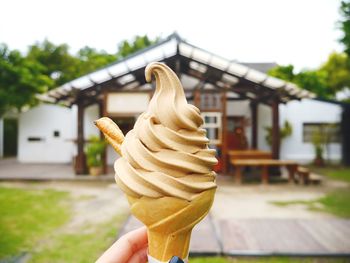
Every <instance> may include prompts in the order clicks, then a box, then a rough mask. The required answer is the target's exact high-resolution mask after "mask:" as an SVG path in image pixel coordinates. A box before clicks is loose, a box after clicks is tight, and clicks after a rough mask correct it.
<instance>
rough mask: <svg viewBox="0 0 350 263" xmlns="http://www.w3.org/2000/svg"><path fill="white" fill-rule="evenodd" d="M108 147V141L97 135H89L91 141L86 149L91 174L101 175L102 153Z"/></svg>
mask: <svg viewBox="0 0 350 263" xmlns="http://www.w3.org/2000/svg"><path fill="white" fill-rule="evenodd" d="M105 148H106V142H105V141H104V140H103V139H101V138H100V137H98V136H96V135H92V136H90V137H89V142H88V144H87V147H86V149H85V154H86V158H87V165H88V167H89V173H90V174H91V175H95V176H97V175H101V174H102V172H103V170H102V155H103V153H104V150H105Z"/></svg>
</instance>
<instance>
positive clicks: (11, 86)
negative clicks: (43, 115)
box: [0, 35, 158, 117]
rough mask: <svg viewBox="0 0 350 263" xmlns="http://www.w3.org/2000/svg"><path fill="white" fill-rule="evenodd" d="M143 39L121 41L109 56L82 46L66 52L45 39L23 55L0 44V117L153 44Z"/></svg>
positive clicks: (30, 105)
mask: <svg viewBox="0 0 350 263" xmlns="http://www.w3.org/2000/svg"><path fill="white" fill-rule="evenodd" d="M157 41H158V38H157V39H155V40H150V39H149V38H148V37H147V36H146V35H145V36H136V37H135V39H134V40H132V41H126V40H125V41H123V42H121V43H120V45H119V51H118V52H117V53H115V54H109V53H107V52H105V51H103V50H102V51H98V50H96V49H94V48H91V47H88V46H85V47H83V48H81V49H80V50H79V51H78V52H77V54H75V55H73V54H71V53H70V52H69V46H68V45H67V44H59V45H56V44H54V43H52V42H50V41H49V40H47V39H46V40H44V41H43V42H36V43H35V44H33V45H31V46H29V49H28V52H27V54H26V55H23V54H21V53H20V52H19V51H17V50H12V51H10V50H9V48H8V47H7V46H6V45H5V44H0V117H1V116H2V115H4V113H6V112H8V111H10V110H13V109H14V108H15V109H17V110H18V111H21V110H22V109H23V108H25V107H32V106H34V105H36V104H37V103H38V100H37V99H36V94H40V93H44V92H46V91H48V90H49V89H52V88H55V87H58V86H60V85H62V84H64V83H66V82H68V81H70V80H73V79H75V78H78V77H80V76H82V75H85V74H87V73H89V72H92V71H94V70H96V69H98V68H101V67H104V66H106V65H108V64H110V63H112V62H115V61H116V60H118V59H119V58H122V57H125V56H127V55H129V54H131V53H133V52H136V51H138V50H140V49H143V48H145V47H147V46H149V45H151V44H153V43H155V42H157Z"/></svg>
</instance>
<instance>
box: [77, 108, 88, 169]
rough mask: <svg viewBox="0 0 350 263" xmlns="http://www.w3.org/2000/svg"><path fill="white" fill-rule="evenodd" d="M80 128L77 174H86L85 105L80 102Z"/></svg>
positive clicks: (78, 134)
mask: <svg viewBox="0 0 350 263" xmlns="http://www.w3.org/2000/svg"><path fill="white" fill-rule="evenodd" d="M77 106H78V127H77V150H78V151H77V157H76V160H75V174H85V173H86V170H87V169H86V162H85V160H86V158H85V153H84V105H83V103H82V102H78V104H77Z"/></svg>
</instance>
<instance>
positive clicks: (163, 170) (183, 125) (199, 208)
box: [96, 63, 217, 262]
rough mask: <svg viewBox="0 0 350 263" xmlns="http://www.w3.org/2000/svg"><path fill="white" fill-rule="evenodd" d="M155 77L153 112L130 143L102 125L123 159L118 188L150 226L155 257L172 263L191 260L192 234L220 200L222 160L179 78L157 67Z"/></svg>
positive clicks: (137, 126)
mask: <svg viewBox="0 0 350 263" xmlns="http://www.w3.org/2000/svg"><path fill="white" fill-rule="evenodd" d="M152 74H153V75H154V77H155V79H156V83H157V84H156V90H155V93H154V95H153V97H152V100H151V101H150V103H149V106H148V110H147V111H146V112H144V113H143V114H141V115H140V116H139V117H138V119H137V121H136V123H135V126H134V128H133V129H132V130H131V131H129V132H128V133H127V134H126V136H125V137H124V135H123V134H122V133H121V131H120V129H119V128H118V126H117V125H116V124H114V123H113V121H112V120H110V119H108V118H101V119H100V120H97V121H96V125H97V127H98V128H99V129H100V130H101V131H102V132H103V133H104V134H105V136H106V138H107V140H108V141H109V143H110V144H111V145H112V146H113V147H114V149H115V150H116V151H117V152H118V153H119V154H120V155H121V158H119V159H117V160H116V162H115V164H114V169H115V172H116V175H115V178H116V182H117V184H118V186H119V187H120V188H121V189H122V190H123V192H124V193H125V194H126V196H127V199H128V201H129V203H130V207H131V213H132V214H133V215H134V216H136V217H137V218H138V219H139V220H140V221H142V222H143V223H144V224H145V225H146V226H147V229H148V245H149V250H148V252H149V256H150V257H151V259H155V260H157V261H160V262H168V261H169V260H170V259H171V258H172V257H173V256H178V257H180V258H183V259H186V258H187V257H188V253H189V246H190V239H191V232H192V229H193V227H194V226H195V225H196V224H197V223H198V222H199V221H201V220H202V219H203V218H204V217H205V216H206V214H207V213H208V212H209V209H210V207H211V205H212V203H213V200H214V194H215V190H216V182H215V176H216V174H215V172H213V166H214V165H215V164H216V163H217V160H216V158H215V150H213V149H210V148H209V147H208V144H209V139H208V138H206V136H205V130H204V129H202V128H201V125H202V124H203V119H202V117H201V115H200V111H199V109H198V108H196V107H195V106H193V105H190V104H188V103H187V100H186V96H185V93H184V90H183V88H182V85H181V82H180V80H179V79H178V77H177V76H176V74H175V73H174V72H173V71H172V70H171V69H170V68H168V67H167V66H166V65H165V64H162V63H151V64H150V65H148V66H147V67H146V69H145V75H146V80H147V81H151V79H152V78H151V76H152Z"/></svg>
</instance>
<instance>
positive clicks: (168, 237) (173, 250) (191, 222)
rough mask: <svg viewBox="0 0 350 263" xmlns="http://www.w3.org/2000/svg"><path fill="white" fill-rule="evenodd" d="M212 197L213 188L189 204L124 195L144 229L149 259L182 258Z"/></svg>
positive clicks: (210, 203) (187, 250)
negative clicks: (145, 227) (145, 229)
mask: <svg viewBox="0 0 350 263" xmlns="http://www.w3.org/2000/svg"><path fill="white" fill-rule="evenodd" d="M214 194H215V189H211V190H207V191H204V192H203V193H201V194H199V195H198V196H197V197H196V198H195V199H194V200H192V201H187V200H184V199H180V198H175V197H162V198H157V199H155V198H148V197H141V198H135V197H132V196H127V197H128V201H129V203H130V206H131V213H132V214H133V215H134V216H135V217H137V218H138V219H139V220H140V221H142V222H143V223H144V224H145V225H146V226H147V231H148V250H149V251H148V253H149V254H150V256H152V257H153V258H155V259H157V260H159V261H166V262H167V261H169V260H170V259H171V257H172V256H178V257H181V258H186V257H187V256H188V252H189V246H190V239H191V232H192V229H193V227H194V226H195V225H196V224H197V223H198V222H199V221H201V220H202V219H203V218H204V217H205V216H206V215H207V213H208V211H209V209H210V207H211V205H212V203H213V200H214Z"/></svg>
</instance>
